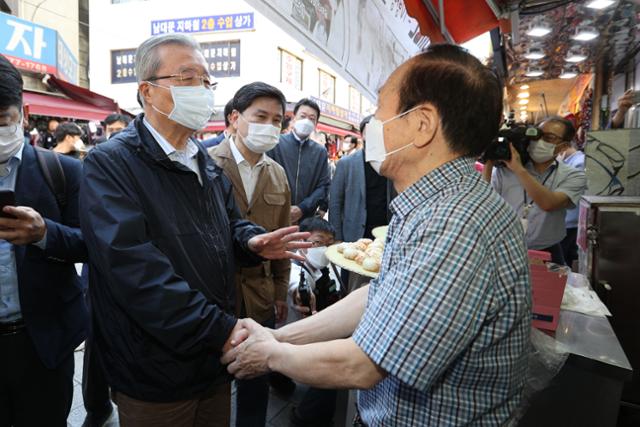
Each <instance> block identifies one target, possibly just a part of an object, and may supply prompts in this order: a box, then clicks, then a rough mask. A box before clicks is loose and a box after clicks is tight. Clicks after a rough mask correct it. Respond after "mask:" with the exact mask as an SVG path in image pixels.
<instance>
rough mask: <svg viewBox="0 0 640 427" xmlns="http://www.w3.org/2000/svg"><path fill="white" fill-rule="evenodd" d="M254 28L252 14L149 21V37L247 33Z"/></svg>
mask: <svg viewBox="0 0 640 427" xmlns="http://www.w3.org/2000/svg"><path fill="white" fill-rule="evenodd" d="M254 28H255V26H254V22H253V12H247V13H232V14H226V15H211V16H196V17H192V18H178V19H163V20H160V21H151V35H152V36H155V35H157V34H168V33H211V32H220V31H248V30H253V29H254Z"/></svg>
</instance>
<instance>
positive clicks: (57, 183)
mask: <svg viewBox="0 0 640 427" xmlns="http://www.w3.org/2000/svg"><path fill="white" fill-rule="evenodd" d="M35 150H36V158H37V159H38V164H39V165H40V169H41V170H42V175H44V179H45V181H47V185H48V186H49V189H50V190H51V192H52V193H53V195H54V197H55V198H56V202H57V203H58V207H59V208H60V210H63V209H64V207H65V206H66V205H67V181H66V179H65V177H64V170H63V169H62V164H60V159H59V158H58V154H56V153H55V152H54V151H51V150H45V149H43V148H40V147H35Z"/></svg>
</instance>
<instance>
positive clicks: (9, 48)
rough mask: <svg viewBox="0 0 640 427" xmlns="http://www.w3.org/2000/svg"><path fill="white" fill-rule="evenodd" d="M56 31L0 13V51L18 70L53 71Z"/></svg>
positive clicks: (54, 65) (53, 72)
mask: <svg viewBox="0 0 640 427" xmlns="http://www.w3.org/2000/svg"><path fill="white" fill-rule="evenodd" d="M56 39H57V33H56V31H54V30H52V29H51V28H47V27H43V26H41V25H36V24H34V23H32V22H29V21H25V20H23V19H19V18H16V17H15V16H13V15H7V14H5V13H0V53H2V54H3V55H4V56H6V57H7V59H8V60H9V61H11V63H12V64H13V65H14V66H15V67H16V68H19V69H21V70H26V71H33V72H36V73H50V74H56V71H57V69H56Z"/></svg>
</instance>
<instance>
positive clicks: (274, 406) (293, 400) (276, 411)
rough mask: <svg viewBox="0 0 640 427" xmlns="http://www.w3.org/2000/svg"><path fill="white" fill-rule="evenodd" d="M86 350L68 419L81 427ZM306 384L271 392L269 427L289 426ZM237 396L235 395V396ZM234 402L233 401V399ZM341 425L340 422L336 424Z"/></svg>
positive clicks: (79, 356) (113, 424) (112, 426)
mask: <svg viewBox="0 0 640 427" xmlns="http://www.w3.org/2000/svg"><path fill="white" fill-rule="evenodd" d="M83 356H84V351H83V350H79V351H76V352H75V362H76V366H75V374H74V377H73V380H74V389H73V403H72V405H71V413H70V414H69V418H68V420H67V424H68V425H69V426H71V427H80V426H82V422H83V421H84V417H85V410H84V406H83V404H82V365H83ZM305 390H306V386H304V385H298V387H296V391H295V393H294V394H293V395H292V396H291V397H290V398H288V399H284V398H282V397H281V396H279V395H278V394H276V393H273V392H272V393H271V395H270V396H269V407H268V409H267V427H288V426H290V425H291V424H290V423H289V413H290V412H291V408H292V407H293V406H294V405H296V404H297V403H298V402H300V400H301V399H302V396H303V395H304V392H305ZM233 397H235V395H234V396H233ZM232 403H233V401H232ZM233 418H234V417H233V414H232V419H231V425H234V424H235V422H234V419H233ZM336 425H339V424H336ZM117 426H119V423H118V417H117V414H114V415H113V416H112V418H111V420H110V421H109V422H108V423H107V424H106V427H117Z"/></svg>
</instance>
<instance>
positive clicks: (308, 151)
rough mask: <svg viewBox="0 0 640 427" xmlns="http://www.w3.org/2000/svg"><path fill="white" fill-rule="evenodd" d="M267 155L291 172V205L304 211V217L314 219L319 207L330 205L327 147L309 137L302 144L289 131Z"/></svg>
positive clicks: (288, 172) (288, 173)
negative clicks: (312, 217)
mask: <svg viewBox="0 0 640 427" xmlns="http://www.w3.org/2000/svg"><path fill="white" fill-rule="evenodd" d="M267 154H268V155H269V157H271V158H272V159H274V160H275V161H276V162H278V164H279V165H280V166H282V167H283V168H284V171H285V172H286V173H287V179H288V181H289V188H290V189H291V206H298V207H299V208H300V209H301V210H302V218H308V217H310V216H313V215H314V214H315V213H316V210H317V209H318V206H320V205H323V206H326V205H328V203H329V202H328V200H329V185H330V184H331V180H330V178H329V161H328V156H327V150H326V148H324V147H323V146H322V145H320V144H318V143H317V142H314V141H311V140H310V139H309V138H307V139H306V140H305V141H303V142H302V143H300V142H298V140H297V139H296V137H295V136H294V135H293V132H289V133H288V134H286V135H282V136H281V137H280V142H279V143H278V145H277V146H276V148H274V149H273V150H271V151H269V152H268V153H267Z"/></svg>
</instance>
